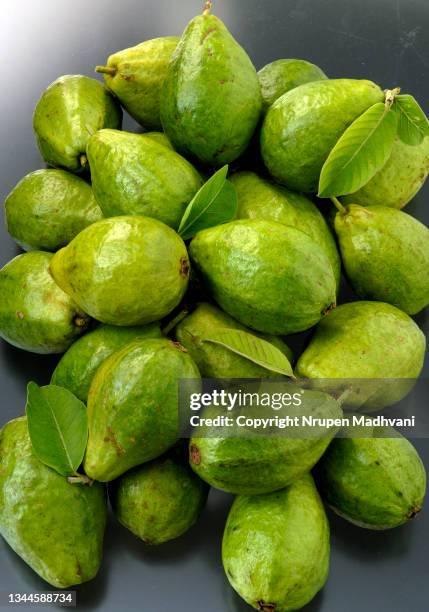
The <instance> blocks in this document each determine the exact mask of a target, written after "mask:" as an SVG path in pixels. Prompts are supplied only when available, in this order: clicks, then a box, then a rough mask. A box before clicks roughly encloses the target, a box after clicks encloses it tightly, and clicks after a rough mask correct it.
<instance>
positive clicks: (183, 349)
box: [170, 340, 188, 353]
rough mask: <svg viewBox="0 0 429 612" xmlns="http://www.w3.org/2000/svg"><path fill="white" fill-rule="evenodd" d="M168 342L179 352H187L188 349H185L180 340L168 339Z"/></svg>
mask: <svg viewBox="0 0 429 612" xmlns="http://www.w3.org/2000/svg"><path fill="white" fill-rule="evenodd" d="M170 342H171V344H172V345H173V346H174V348H176V349H177V350H178V351H180V352H181V353H187V352H188V349H185V347H184V346H183V344H180V342H176V341H175V340H170Z"/></svg>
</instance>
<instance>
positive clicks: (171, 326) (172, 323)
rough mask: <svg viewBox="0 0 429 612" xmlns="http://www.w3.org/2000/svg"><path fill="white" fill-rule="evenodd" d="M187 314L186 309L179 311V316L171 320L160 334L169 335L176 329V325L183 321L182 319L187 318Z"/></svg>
mask: <svg viewBox="0 0 429 612" xmlns="http://www.w3.org/2000/svg"><path fill="white" fill-rule="evenodd" d="M188 314H189V311H188V310H186V308H184V309H183V310H181V311H180V312H179V314H178V315H176V316H175V317H174V318H173V319H171V321H170V322H169V323H167V325H166V326H165V327H164V328H163V329H162V330H161V331H162V333H163V334H165V335H166V336H167V334H169V333H170V332H171V331H172V330H173V329H174V328H175V327H176V325H178V324H179V323H180V321H183V319H184V318H185V317H187V316H188Z"/></svg>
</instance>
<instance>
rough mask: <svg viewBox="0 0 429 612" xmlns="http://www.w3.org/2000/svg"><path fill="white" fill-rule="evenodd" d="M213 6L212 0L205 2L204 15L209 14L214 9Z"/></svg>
mask: <svg viewBox="0 0 429 612" xmlns="http://www.w3.org/2000/svg"><path fill="white" fill-rule="evenodd" d="M212 6H213V2H212V0H207V2H205V4H204V10H203V15H209V14H210V11H211V10H212Z"/></svg>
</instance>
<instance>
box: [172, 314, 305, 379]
mask: <svg viewBox="0 0 429 612" xmlns="http://www.w3.org/2000/svg"><path fill="white" fill-rule="evenodd" d="M220 329H239V330H243V331H247V332H250V333H253V334H255V332H252V331H251V330H249V329H247V328H246V327H244V325H240V323H238V321H235V320H234V319H233V318H232V317H230V316H229V315H227V314H225V313H224V312H222V310H220V309H219V308H216V306H212V305H211V304H207V303H202V304H199V305H198V306H197V308H196V309H195V310H194V311H193V312H192V313H191V314H189V315H188V316H187V317H185V319H183V321H181V322H180V323H179V325H178V326H177V327H176V329H175V337H176V340H178V341H179V342H180V343H181V344H182V346H184V347H185V348H186V350H187V351H188V352H189V354H190V356H191V357H192V359H193V360H194V361H195V363H196V364H197V366H198V369H199V371H200V374H201V376H202V377H204V378H270V377H274V378H276V377H278V376H279V374H278V373H276V372H272V371H270V370H267V369H266V368H263V367H262V366H259V365H257V364H256V363H253V362H252V361H249V359H246V358H245V357H242V356H241V355H237V354H236V353H233V352H232V351H230V350H229V349H227V348H224V347H223V346H220V345H217V344H213V343H212V342H204V341H203V339H204V338H207V337H210V332H215V331H218V330H220ZM256 335H259V336H260V337H262V338H264V339H265V340H267V341H268V342H271V344H273V345H274V346H276V348H278V349H280V350H281V351H282V353H284V354H285V355H286V357H287V358H288V359H289V361H292V357H293V356H292V352H291V350H290V349H289V347H288V346H287V344H286V343H285V342H283V340H281V338H278V337H277V336H269V335H260V334H256Z"/></svg>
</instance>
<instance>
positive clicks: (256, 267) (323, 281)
mask: <svg viewBox="0 0 429 612" xmlns="http://www.w3.org/2000/svg"><path fill="white" fill-rule="evenodd" d="M189 252H190V255H191V259H192V261H193V262H194V264H195V266H196V268H197V269H198V270H199V272H200V273H201V275H202V277H203V280H204V281H205V284H206V286H207V288H208V290H209V292H210V294H211V295H212V297H213V298H214V299H215V300H216V302H217V303H218V304H219V305H220V306H221V307H222V308H223V310H225V311H226V312H227V313H228V314H229V315H231V316H232V317H234V318H235V319H237V320H238V321H239V322H240V323H242V324H243V325H247V326H248V327H250V328H252V329H255V330H257V331H261V332H265V333H269V334H289V333H294V332H298V331H304V330H306V329H309V328H310V327H312V326H313V325H315V324H316V323H317V322H318V321H320V319H321V318H322V317H323V316H324V313H326V312H327V311H328V310H329V309H330V308H332V307H333V306H334V305H335V300H336V283H335V277H334V273H333V270H332V266H331V265H330V262H329V260H328V258H327V256H326V254H325V253H324V252H323V250H322V249H321V247H320V246H319V245H317V244H316V243H315V242H314V241H313V240H312V239H311V238H310V237H309V236H308V235H307V234H304V232H301V231H300V230H298V229H295V228H294V227H286V226H284V225H281V224H280V223H277V222H274V221H266V220H263V219H243V220H238V221H233V222H231V223H226V224H225V225H220V226H217V227H213V228H210V229H206V230H203V231H201V232H199V233H198V234H197V235H196V236H195V238H194V239H193V240H192V242H191V245H190V251H189Z"/></svg>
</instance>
